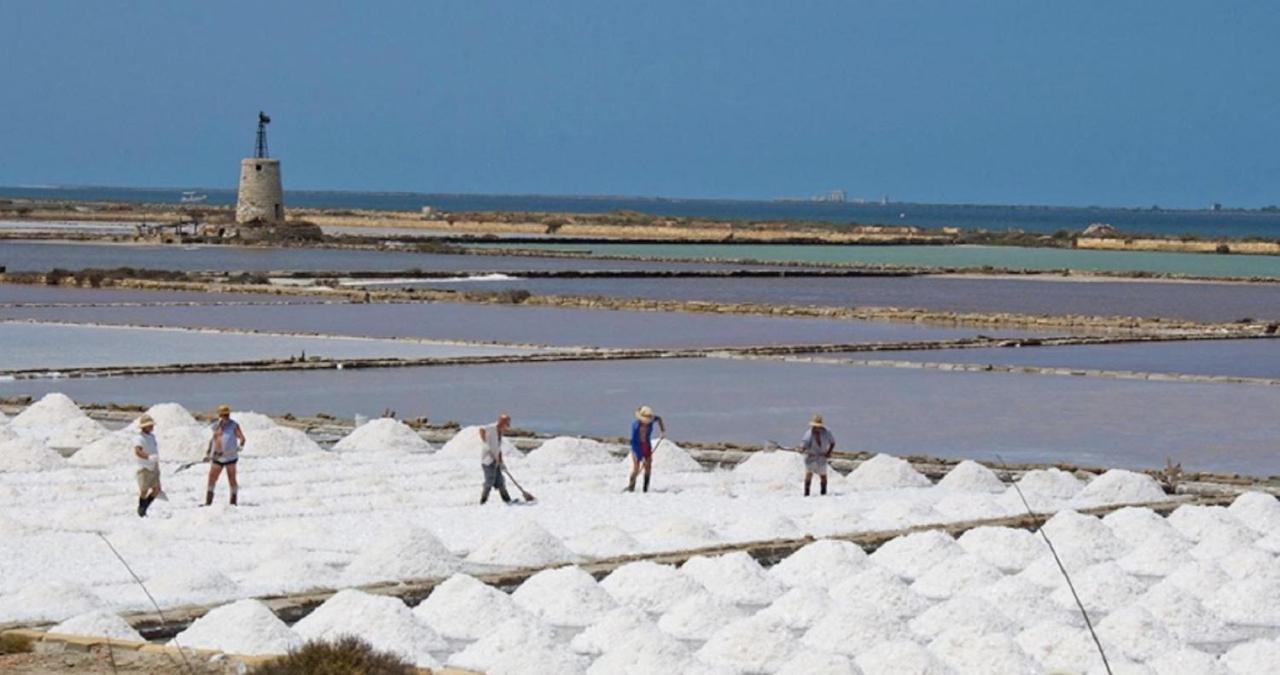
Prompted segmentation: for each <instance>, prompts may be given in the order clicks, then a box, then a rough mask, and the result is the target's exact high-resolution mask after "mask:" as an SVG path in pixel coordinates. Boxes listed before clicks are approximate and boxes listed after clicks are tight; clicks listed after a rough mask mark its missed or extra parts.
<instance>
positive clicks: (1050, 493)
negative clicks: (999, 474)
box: [1018, 468, 1084, 504]
mask: <svg viewBox="0 0 1280 675" xmlns="http://www.w3.org/2000/svg"><path fill="white" fill-rule="evenodd" d="M1018 488H1019V489H1021V490H1022V494H1024V495H1026V497H1027V499H1028V501H1031V498H1032V497H1033V496H1034V497H1049V498H1052V499H1063V500H1066V499H1071V498H1072V497H1075V496H1076V495H1077V494H1079V493H1080V491H1081V490H1083V489H1084V483H1082V482H1080V479H1079V478H1076V477H1075V476H1073V475H1072V474H1069V473H1067V472H1066V471H1063V470H1062V469H1054V468H1050V469H1034V470H1032V471H1028V472H1026V473H1024V474H1022V478H1019V479H1018ZM1032 503H1033V504H1034V503H1035V502H1034V501H1032Z"/></svg>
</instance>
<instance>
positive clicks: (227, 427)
mask: <svg viewBox="0 0 1280 675" xmlns="http://www.w3.org/2000/svg"><path fill="white" fill-rule="evenodd" d="M211 429H212V431H213V438H211V439H210V440H209V483H208V485H207V486H206V488H205V493H204V505H205V506H209V505H211V504H213V489H214V488H215V487H216V486H217V484H218V476H220V475H221V474H222V471H223V469H225V470H226V472H227V485H228V486H229V487H230V488H231V505H232V506H235V505H236V496H237V494H238V493H239V491H240V485H239V483H237V482H236V462H238V461H240V449H241V448H243V447H244V444H245V437H244V431H243V430H241V429H240V425H239V424H237V423H236V421H235V420H233V419H231V406H229V405H220V406H218V419H217V420H215V421H214V423H213V426H212V427H211Z"/></svg>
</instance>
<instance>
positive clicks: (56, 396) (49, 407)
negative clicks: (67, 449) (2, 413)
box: [9, 392, 88, 441]
mask: <svg viewBox="0 0 1280 675" xmlns="http://www.w3.org/2000/svg"><path fill="white" fill-rule="evenodd" d="M84 417H88V416H87V415H85V414H84V411H82V410H80V408H79V407H78V406H77V405H76V404H75V401H72V400H71V398H70V397H68V396H67V395H66V394H60V393H58V392H53V393H49V394H45V395H44V396H42V397H41V398H40V400H39V401H36V402H35V403H32V404H31V405H29V406H27V407H26V409H24V410H23V411H22V412H20V413H18V414H17V415H15V416H14V418H13V419H12V420H10V421H9V427H10V428H11V429H13V430H14V431H16V432H18V433H19V434H21V435H23V436H28V437H31V438H35V439H38V440H40V441H44V440H45V439H47V438H48V437H49V436H50V435H51V434H52V433H53V432H54V431H56V430H57V428H58V427H60V426H62V425H63V424H66V423H67V422H71V421H73V420H76V419H79V418H84Z"/></svg>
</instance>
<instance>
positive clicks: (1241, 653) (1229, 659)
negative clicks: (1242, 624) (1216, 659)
mask: <svg viewBox="0 0 1280 675" xmlns="http://www.w3.org/2000/svg"><path fill="white" fill-rule="evenodd" d="M1222 663H1223V664H1224V665H1226V667H1227V668H1230V669H1231V671H1232V672H1234V673H1248V674H1249V675H1252V674H1253V673H1258V674H1259V675H1263V674H1265V673H1274V672H1276V664H1280V640H1252V641H1250V642H1246V643H1244V644H1241V645H1236V646H1235V647H1232V648H1231V651H1229V652H1227V653H1226V654H1223V655H1222Z"/></svg>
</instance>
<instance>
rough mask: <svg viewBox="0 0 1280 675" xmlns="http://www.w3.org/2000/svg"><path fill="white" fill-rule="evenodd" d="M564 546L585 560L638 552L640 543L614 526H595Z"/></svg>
mask: <svg viewBox="0 0 1280 675" xmlns="http://www.w3.org/2000/svg"><path fill="white" fill-rule="evenodd" d="M566 545H567V546H568V547H569V549H570V550H572V551H573V552H574V553H576V554H578V555H580V556H583V557H586V558H597V559H598V558H613V557H617V556H620V555H630V554H633V553H638V552H639V551H640V548H641V547H640V542H638V541H636V539H635V537H633V536H631V535H630V534H628V533H627V531H626V530H624V529H622V528H620V527H617V526H614V525H596V526H594V527H592V528H591V529H589V530H587V531H586V532H583V533H582V534H579V535H577V536H576V537H573V538H572V539H570V540H568V541H567V542H566Z"/></svg>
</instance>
